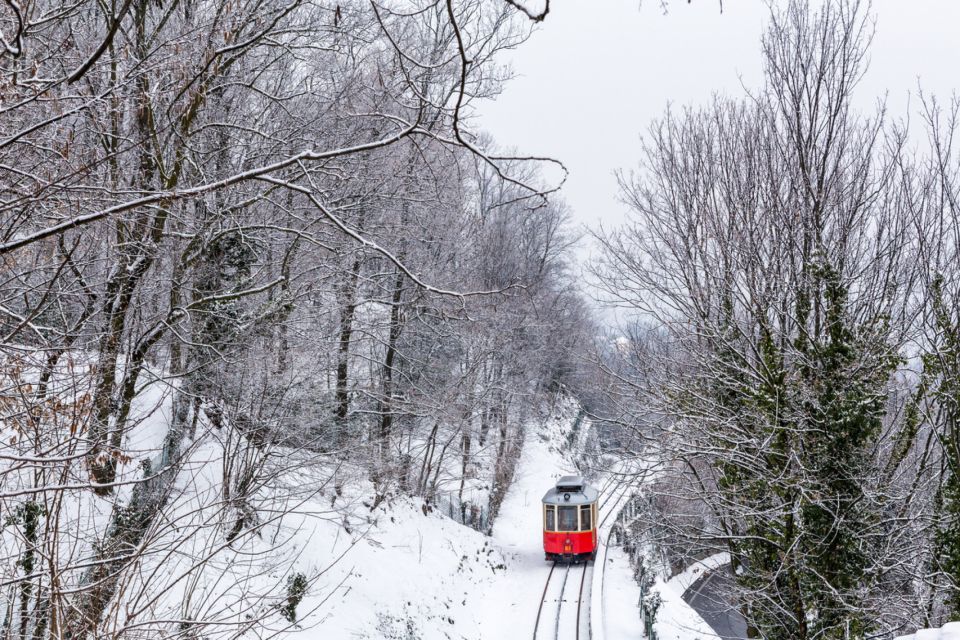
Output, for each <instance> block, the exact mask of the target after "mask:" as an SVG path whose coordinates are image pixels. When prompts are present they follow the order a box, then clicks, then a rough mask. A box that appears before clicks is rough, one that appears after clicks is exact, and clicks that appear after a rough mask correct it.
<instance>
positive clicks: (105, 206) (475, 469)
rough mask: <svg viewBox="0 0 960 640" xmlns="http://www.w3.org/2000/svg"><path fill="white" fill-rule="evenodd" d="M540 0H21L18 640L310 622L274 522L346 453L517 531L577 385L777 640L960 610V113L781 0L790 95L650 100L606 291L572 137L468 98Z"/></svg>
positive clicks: (13, 234) (10, 171) (7, 444)
mask: <svg viewBox="0 0 960 640" xmlns="http://www.w3.org/2000/svg"><path fill="white" fill-rule="evenodd" d="M714 10H715V9H714ZM718 19H722V17H721V16H720V15H719V14H718ZM541 22H543V23H544V25H545V27H544V28H549V4H546V5H545V9H531V8H530V7H529V6H526V5H524V4H521V3H519V2H514V1H513V0H456V1H454V0H445V1H430V0H425V1H421V0H398V1H396V2H354V1H351V0H340V1H338V2H324V1H316V0H286V1H277V0H107V1H104V0H99V1H97V2H92V1H90V0H73V1H71V2H55V1H52V0H37V1H27V2H25V1H22V0H5V1H4V2H3V3H2V5H0V638H4V639H6V638H9V639H14V638H16V639H18V640H22V639H25V638H33V639H37V640H40V639H44V638H58V639H59V638H73V639H80V638H115V639H117V640H120V639H127V638H147V637H150V638H154V637H165V638H184V639H187V638H191V639H192V638H245V637H271V635H270V634H272V633H275V632H282V631H284V630H290V629H293V628H294V623H295V622H296V621H297V617H298V615H302V612H301V614H298V613H297V612H296V610H295V609H296V602H298V601H299V599H300V598H301V597H302V596H303V594H304V593H305V592H307V591H308V590H309V589H311V587H312V585H313V579H314V578H315V577H316V576H312V575H305V574H302V573H296V574H293V573H290V572H289V567H290V566H291V565H292V562H293V561H294V559H293V558H290V557H288V556H289V554H288V553H287V551H286V550H285V547H284V544H285V541H284V539H282V537H279V538H278V537H277V536H276V535H274V534H270V535H267V532H268V531H270V532H272V531H274V529H273V528H271V527H276V528H279V525H277V523H278V522H280V521H282V520H283V519H284V518H287V517H290V516H292V515H294V514H297V513H299V512H300V511H302V510H303V508H304V505H306V504H314V502H312V501H321V500H322V502H323V503H324V504H329V505H330V507H329V512H324V514H323V517H327V518H338V517H339V515H338V512H337V509H339V508H341V507H340V503H338V498H340V496H341V495H343V494H344V492H345V488H346V485H347V484H351V483H352V485H355V486H363V487H367V486H369V488H370V490H369V492H370V495H369V496H367V501H366V502H364V505H365V506H366V507H367V508H369V509H370V510H372V509H373V508H374V507H376V505H378V504H380V503H381V502H382V501H389V500H391V499H392V498H394V497H396V496H417V497H420V498H422V499H423V500H424V502H423V504H424V509H429V508H433V507H437V508H441V509H442V510H443V511H444V512H445V513H447V514H448V515H451V516H452V517H454V518H456V519H458V520H460V521H461V522H463V523H464V524H466V525H469V526H473V527H474V528H477V529H479V530H488V528H489V526H490V523H491V522H492V520H493V519H494V518H495V517H496V514H497V508H498V505H499V503H500V501H501V500H502V498H503V495H504V493H505V492H506V490H507V489H508V487H509V485H510V482H511V478H512V474H513V469H514V465H515V463H516V460H517V457H518V454H519V451H520V447H521V444H522V441H523V437H524V429H525V426H526V425H527V424H529V423H530V422H531V420H532V419H533V418H534V417H535V416H537V415H539V414H540V413H541V412H543V411H544V410H545V409H544V407H546V406H548V405H549V404H550V403H551V402H555V400H556V398H557V397H558V396H560V395H561V394H570V395H574V396H576V397H577V398H579V399H580V401H581V402H582V403H583V405H584V407H585V409H586V410H587V411H589V412H590V413H592V414H593V415H594V417H595V418H596V423H597V424H599V425H601V428H602V429H603V430H604V433H603V434H602V435H603V438H602V441H603V442H604V443H606V445H607V446H608V448H609V452H611V453H615V454H617V455H621V456H623V457H626V458H636V459H638V460H642V461H643V462H644V465H645V467H644V468H645V471H644V472H643V473H638V474H637V476H636V478H634V482H635V483H636V487H637V491H638V493H639V495H641V496H642V501H643V504H644V505H645V511H644V514H645V515H644V517H642V518H641V519H640V521H639V522H637V523H633V524H632V525H631V527H632V528H631V535H633V536H634V537H635V538H636V540H637V542H638V546H637V548H639V549H647V550H649V549H652V548H657V549H662V550H665V551H666V553H667V554H668V557H669V558H670V559H671V561H672V562H673V563H675V565H676V566H678V567H679V566H682V565H683V564H684V563H685V562H687V561H689V560H690V559H691V558H694V557H702V556H705V555H707V554H709V553H714V552H716V551H728V552H729V553H730V555H731V558H732V562H733V569H734V571H735V573H736V579H735V582H736V588H737V594H736V597H737V599H738V602H740V603H741V610H742V613H743V615H744V616H745V617H746V618H747V620H748V621H749V625H750V632H751V635H752V637H757V638H769V639H789V640H808V639H810V640H812V639H815V638H825V639H826V638H836V639H839V638H867V637H884V635H885V634H890V633H892V632H895V631H899V630H910V629H913V628H915V627H917V626H923V625H928V624H929V625H933V624H940V623H942V622H944V621H946V620H952V619H960V475H958V474H960V431H958V428H960V263H958V250H960V209H958V207H960V205H958V198H960V154H958V152H957V149H956V148H955V147H954V141H955V135H956V130H957V125H958V118H960V102H958V101H957V100H952V101H950V102H948V103H943V102H938V101H937V100H936V99H935V98H934V97H932V96H926V95H923V96H921V99H920V100H919V101H918V102H919V115H918V116H917V115H915V116H914V118H913V119H912V120H911V121H909V122H908V121H907V120H900V119H895V118H891V117H890V116H888V115H887V113H886V111H885V107H884V105H883V103H882V102H880V103H878V106H877V109H876V111H874V112H868V113H864V112H863V111H862V110H858V109H856V108H854V107H853V106H852V104H853V102H852V96H853V95H854V93H855V92H856V90H857V85H858V81H859V80H860V79H861V77H862V75H863V73H864V71H865V69H866V65H867V60H868V57H869V46H870V40H871V35H872V29H873V22H872V17H871V15H870V12H869V7H868V6H866V5H865V4H862V3H860V2H857V1H856V0H828V1H826V2H824V3H813V6H809V5H808V4H807V3H806V2H804V1H802V0H789V1H787V0H785V1H784V2H782V3H776V2H775V3H771V20H770V23H769V26H768V29H767V31H766V35H765V37H764V39H763V42H762V46H761V50H760V51H759V52H758V55H762V56H763V59H764V61H765V81H764V83H763V85H762V86H761V87H759V88H757V89H755V90H751V91H749V92H745V93H744V95H742V96H739V97H737V96H733V97H717V98H716V99H715V100H714V101H713V102H712V103H710V104H708V105H703V106H690V107H681V108H674V109H672V110H670V111H668V112H667V113H666V114H665V115H664V117H663V118H662V119H661V120H659V121H658V122H656V123H654V124H653V125H652V126H651V127H650V129H649V131H648V133H647V135H646V137H645V147H644V157H643V158H642V159H641V164H640V166H639V167H638V168H637V169H636V170H635V171H634V172H627V173H624V174H622V175H621V187H622V196H623V198H624V200H625V201H626V202H627V203H628V204H629V206H630V208H631V210H632V215H631V218H630V220H629V222H628V223H627V224H626V225H624V226H623V227H622V228H620V229H616V230H612V231H610V232H607V233H601V232H597V234H596V235H595V236H594V237H593V238H592V241H594V242H596V243H597V244H598V246H599V247H600V251H599V255H600V257H599V258H598V259H597V260H596V261H595V263H594V264H593V270H592V271H593V276H592V277H591V278H589V279H587V280H586V281H585V280H584V279H583V278H582V277H581V276H580V271H579V267H578V265H577V264H575V261H574V257H573V247H574V245H575V244H576V243H577V242H578V241H579V235H580V232H579V231H578V230H577V229H576V228H574V227H573V226H572V225H571V223H570V221H569V212H568V211H567V209H566V207H565V205H564V203H563V201H562V199H561V197H560V194H559V193H558V190H559V188H560V186H561V183H562V176H563V174H564V172H565V168H564V167H563V165H562V164H561V162H560V161H558V160H554V159H549V158H538V157H528V156H524V155H522V153H517V152H511V151H504V149H509V148H510V147H509V144H510V141H495V140H493V139H492V138H491V137H490V136H489V135H486V134H485V133H483V132H482V131H478V130H476V129H475V128H474V127H473V126H472V118H471V116H472V114H473V113H474V111H473V108H474V104H475V103H476V101H478V100H481V99H490V98H495V97H496V95H497V94H498V92H499V91H500V90H501V88H502V86H503V84H504V83H505V82H507V81H509V75H510V74H509V70H508V69H507V68H506V67H504V66H503V65H502V63H501V58H500V55H499V54H501V53H502V52H503V51H505V50H508V49H513V48H515V47H518V46H522V45H523V42H524V40H525V39H526V38H527V37H528V36H529V35H530V33H531V30H532V29H533V28H535V26H536V25H538V24H539V23H541ZM641 72H642V70H641ZM908 124H909V126H908ZM638 126H639V125H638ZM589 287H592V291H591V290H589ZM594 292H596V293H594ZM594 297H596V298H599V299H600V301H602V302H603V303H605V304H610V305H612V306H615V307H618V312H617V317H618V318H623V319H626V322H625V324H626V326H621V327H616V328H613V327H611V328H609V329H608V328H604V327H603V322H601V320H602V319H604V318H608V317H612V314H598V313H597V312H596V310H595V304H594V302H595V301H594V299H593V298H594ZM211 451H212V452H213V453H211ZM607 459H609V458H607ZM211 460H214V461H215V464H213V463H211ZM651 461H652V462H651ZM632 468H636V467H632ZM594 471H598V472H602V471H603V470H602V469H600V470H594ZM346 493H350V491H349V490H348V491H346ZM344 522H345V524H344V526H345V528H346V527H347V526H348V524H347V521H346V520H345V521H344ZM641 543H642V544H641ZM649 555H650V557H651V558H652V557H653V555H656V554H653V553H651V554H649ZM336 561H338V558H331V559H330V562H331V563H333V562H336ZM650 561H651V562H652V560H650ZM644 562H645V560H644V557H643V556H642V554H641V556H640V557H639V558H638V563H639V565H641V566H638V570H641V571H642V569H643V567H642V565H643V563H644ZM267 575H269V576H281V577H280V578H277V579H271V580H266V579H264V576H267ZM201 587H202V588H201ZM193 592H196V593H200V592H202V593H203V597H199V596H198V597H196V598H191V597H189V595H186V596H185V595H184V594H190V593H193ZM291 603H292V608H290V607H291Z"/></svg>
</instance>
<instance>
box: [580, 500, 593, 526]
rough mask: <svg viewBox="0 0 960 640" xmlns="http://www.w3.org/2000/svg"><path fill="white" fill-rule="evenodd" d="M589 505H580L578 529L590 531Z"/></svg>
mask: <svg viewBox="0 0 960 640" xmlns="http://www.w3.org/2000/svg"><path fill="white" fill-rule="evenodd" d="M590 529H591V526H590V505H586V506H583V507H580V531H590Z"/></svg>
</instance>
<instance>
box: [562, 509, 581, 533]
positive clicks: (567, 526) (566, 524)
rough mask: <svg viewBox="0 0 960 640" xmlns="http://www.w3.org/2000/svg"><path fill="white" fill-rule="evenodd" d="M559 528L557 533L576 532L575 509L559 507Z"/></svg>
mask: <svg viewBox="0 0 960 640" xmlns="http://www.w3.org/2000/svg"><path fill="white" fill-rule="evenodd" d="M559 509H560V514H559V525H560V526H559V528H558V531H576V530H577V508H576V507H559Z"/></svg>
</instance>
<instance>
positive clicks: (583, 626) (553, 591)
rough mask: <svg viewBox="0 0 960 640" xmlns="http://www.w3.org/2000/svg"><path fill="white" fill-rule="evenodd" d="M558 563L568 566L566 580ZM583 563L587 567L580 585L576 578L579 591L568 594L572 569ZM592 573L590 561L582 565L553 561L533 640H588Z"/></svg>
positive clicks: (574, 586) (584, 567)
mask: <svg viewBox="0 0 960 640" xmlns="http://www.w3.org/2000/svg"><path fill="white" fill-rule="evenodd" d="M557 565H560V566H562V567H564V568H565V570H564V571H563V572H562V573H563V578H562V579H561V578H560V577H559V575H558V574H559V573H560V572H558V571H556V569H557ZM581 566H582V567H583V570H582V571H581V572H580V580H579V584H577V583H576V581H575V582H574V584H573V588H574V589H576V591H575V592H572V593H571V594H568V593H567V591H568V583H569V581H570V572H571V570H573V568H574V567H581ZM574 573H576V572H575V571H574ZM588 574H590V576H592V575H593V565H592V564H590V563H589V562H585V563H583V564H582V565H571V564H565V563H558V562H554V563H553V565H552V566H551V567H550V573H548V574H547V581H546V583H545V584H544V585H543V594H542V595H541V597H540V606H539V608H538V609H537V619H536V622H535V623H534V627H533V640H567V639H570V638H572V639H573V640H588V639H589V638H590V626H589V616H590V613H589V608H590V601H589V594H590V590H589V587H587V584H588V577H587V575H588ZM585 588H586V592H585V591H584V589H585ZM574 593H575V595H574Z"/></svg>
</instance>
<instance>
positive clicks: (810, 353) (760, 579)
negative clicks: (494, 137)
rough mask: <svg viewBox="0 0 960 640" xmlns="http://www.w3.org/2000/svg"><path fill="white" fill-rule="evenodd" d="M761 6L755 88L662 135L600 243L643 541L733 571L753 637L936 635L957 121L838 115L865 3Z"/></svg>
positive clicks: (943, 115)
mask: <svg viewBox="0 0 960 640" xmlns="http://www.w3.org/2000/svg"><path fill="white" fill-rule="evenodd" d="M774 5H775V6H774V7H773V10H772V15H771V20H770V23H769V25H768V28H767V31H766V34H765V36H764V39H763V42H762V48H761V49H762V51H761V53H762V56H763V60H764V69H765V81H764V84H763V86H762V87H760V88H758V89H756V90H753V91H750V92H749V93H747V94H745V95H743V96H742V97H717V98H716V99H715V100H714V101H713V102H712V103H711V104H709V105H704V106H699V107H692V106H691V107H688V108H682V109H674V110H671V111H668V112H667V113H666V114H665V115H664V116H663V118H662V119H660V120H659V121H658V122H656V123H654V124H653V125H652V126H651V128H650V129H649V132H648V135H647V136H646V138H645V154H644V158H643V160H642V163H641V166H640V168H639V169H638V170H637V171H635V172H633V173H624V174H623V175H622V176H621V185H622V193H623V196H624V198H625V200H626V201H627V202H628V203H629V205H630V207H631V209H632V212H633V213H632V216H631V221H630V222H629V224H627V225H626V226H625V227H624V228H622V229H620V230H618V231H616V232H614V233H610V234H607V235H604V236H602V237H601V241H602V242H603V244H604V247H605V249H606V251H605V255H604V259H603V261H602V264H600V265H598V275H599V277H600V280H601V281H602V284H603V286H604V288H605V290H606V293H607V294H608V295H609V296H610V297H611V298H612V299H613V300H615V301H617V302H618V303H620V304H621V305H623V306H626V307H628V308H630V309H633V310H635V311H636V312H637V315H636V316H635V319H636V322H635V323H634V326H633V328H632V329H631V331H630V332H629V333H628V334H626V335H628V336H629V340H625V341H621V343H620V346H621V348H620V350H619V352H618V353H617V354H616V357H614V358H612V359H611V361H610V364H609V365H608V367H609V369H610V370H611V371H612V372H614V373H616V374H617V375H618V376H619V379H620V381H619V384H618V387H619V391H618V392H619V393H620V394H622V397H623V398H625V399H629V400H630V401H629V402H626V403H624V404H622V408H623V411H624V412H625V415H631V416H633V420H632V423H633V425H634V426H635V428H636V429H637V432H638V436H639V437H643V438H646V439H647V440H649V441H650V442H651V446H652V447H654V448H656V450H657V451H658V454H659V457H658V465H657V466H656V467H655V468H653V469H651V472H650V473H649V474H648V479H649V482H650V483H651V488H650V490H649V491H648V494H647V498H648V500H647V505H648V514H647V516H648V517H647V518H646V519H645V521H646V523H647V525H649V526H642V527H637V528H636V530H635V535H637V536H639V537H644V536H645V537H646V538H648V539H653V540H656V541H658V542H659V543H661V544H663V545H666V546H667V547H668V549H670V550H671V551H672V555H673V558H674V561H675V562H678V563H680V564H683V560H684V558H686V559H689V558H690V556H691V555H695V556H702V555H705V554H707V553H712V552H716V551H723V550H725V551H729V553H730V555H731V559H732V565H733V570H734V571H735V574H736V588H737V593H736V596H737V598H738V601H739V602H740V603H741V610H742V612H743V614H744V616H745V617H746V618H747V621H748V623H749V631H750V633H751V635H752V636H753V637H760V638H778V639H779V638H785V639H787V638H788V639H796V640H801V639H807V638H864V637H885V635H886V634H889V633H890V632H891V631H913V630H914V629H916V628H917V627H925V626H939V625H940V624H942V623H943V622H945V621H947V620H957V619H960V591H958V586H960V544H958V543H960V538H958V534H960V528H958V524H960V520H958V516H960V501H958V499H960V493H958V486H960V485H958V482H960V478H958V475H957V474H958V471H960V466H958V465H960V450H958V448H957V446H958V440H957V438H958V417H960V413H958V412H960V395H958V391H960V387H958V382H960V368H958V367H960V359H958V358H960V351H958V346H960V341H958V338H960V262H958V249H960V210H958V208H957V204H958V196H960V183H958V176H960V173H958V169H960V161H958V154H957V149H956V146H955V136H956V130H957V129H956V127H957V117H958V113H960V112H958V109H960V103H958V102H957V100H956V99H953V100H951V101H950V102H948V103H942V102H938V101H937V100H936V99H935V98H934V97H932V96H929V95H923V94H921V95H920V97H919V100H918V101H917V102H919V111H920V113H919V116H916V115H914V114H912V115H914V117H913V118H912V121H908V120H905V119H895V118H891V117H889V116H888V115H887V113H886V112H885V106H884V103H883V102H882V100H880V101H879V102H878V103H877V107H876V110H875V111H873V112H864V111H863V110H862V109H857V108H855V107H854V106H853V99H852V96H853V95H854V94H855V93H856V91H857V89H858V82H859V81H860V79H861V78H862V76H863V73H864V72H865V70H866V66H867V61H868V58H869V46H870V41H871V37H872V34H873V28H874V23H873V19H872V16H871V15H870V13H869V7H868V6H867V5H866V4H865V3H861V2H856V1H851V2H846V1H836V2H825V3H814V4H813V6H807V5H806V3H803V2H789V3H782V5H781V4H778V3H774ZM878 98H879V97H878ZM908 125H909V126H908ZM621 421H625V422H628V423H629V422H631V421H630V420H629V419H623V418H622V417H621Z"/></svg>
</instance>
